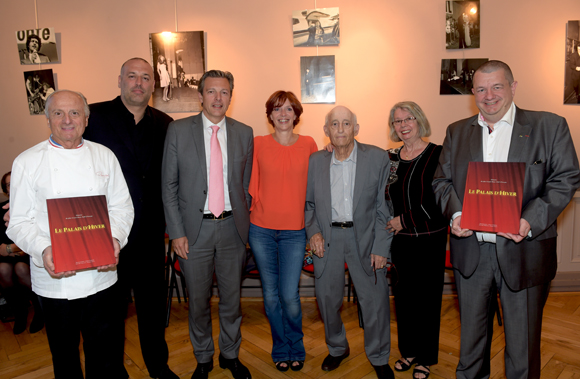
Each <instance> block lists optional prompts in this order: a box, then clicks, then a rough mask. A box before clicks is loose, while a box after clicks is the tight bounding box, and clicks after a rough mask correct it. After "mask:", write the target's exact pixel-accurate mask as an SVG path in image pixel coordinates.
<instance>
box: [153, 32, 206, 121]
mask: <svg viewBox="0 0 580 379" xmlns="http://www.w3.org/2000/svg"><path fill="white" fill-rule="evenodd" d="M149 42H150V47H151V62H152V63H153V75H154V76H155V90H154V92H153V96H152V100H153V107H155V108H157V109H159V110H161V111H163V112H165V113H172V112H173V113H174V112H197V111H200V110H201V109H202V108H201V102H200V101H199V96H198V92H197V85H198V84H199V79H201V76H202V75H203V73H204V72H205V36H204V32H203V31H198V32H176V33H171V32H163V33H151V34H149Z"/></svg>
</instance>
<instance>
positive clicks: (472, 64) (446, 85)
mask: <svg viewBox="0 0 580 379" xmlns="http://www.w3.org/2000/svg"><path fill="white" fill-rule="evenodd" d="M488 60H489V59H487V58H483V59H441V85H440V89H439V94H440V95H472V94H473V93H472V92H471V89H472V88H473V75H474V74H475V70H477V69H478V68H479V66H481V65H482V64H484V63H485V62H487V61H488Z"/></svg>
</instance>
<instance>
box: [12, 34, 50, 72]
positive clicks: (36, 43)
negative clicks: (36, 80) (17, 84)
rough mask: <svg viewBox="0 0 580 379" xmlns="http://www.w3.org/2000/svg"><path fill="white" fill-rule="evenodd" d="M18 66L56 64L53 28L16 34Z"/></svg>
mask: <svg viewBox="0 0 580 379" xmlns="http://www.w3.org/2000/svg"><path fill="white" fill-rule="evenodd" d="M16 44H17V46H18V55H19V56H20V64H38V63H55V62H58V51H57V49H56V34H55V33H54V28H42V29H28V30H19V31H17V32H16Z"/></svg>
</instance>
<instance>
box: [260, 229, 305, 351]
mask: <svg viewBox="0 0 580 379" xmlns="http://www.w3.org/2000/svg"><path fill="white" fill-rule="evenodd" d="M249 242H250V247H251V248H252V252H253V253H254V258H255V259H256V264H257V266H258V271H259V272H260V279H261V280H262V292H263V294H264V307H265V308H266V316H268V320H269V321H270V328H271V331H272V344H273V345H272V359H273V360H274V362H280V361H288V360H291V361H303V360H304V359H305V357H306V352H305V350H304V342H303V340H302V338H303V337H304V333H303V332H302V308H301V306H300V294H299V292H298V283H299V281H300V273H301V271H302V262H303V261H304V249H305V247H306V232H305V230H304V229H302V230H273V229H265V228H261V227H259V226H256V225H254V224H250V237H249Z"/></svg>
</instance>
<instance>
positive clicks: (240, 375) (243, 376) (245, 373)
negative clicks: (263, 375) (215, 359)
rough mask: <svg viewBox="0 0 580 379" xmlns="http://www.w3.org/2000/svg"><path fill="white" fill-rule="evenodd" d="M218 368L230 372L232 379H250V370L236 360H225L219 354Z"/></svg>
mask: <svg viewBox="0 0 580 379" xmlns="http://www.w3.org/2000/svg"><path fill="white" fill-rule="evenodd" d="M220 367H221V368H227V369H228V370H230V371H231V372H232V375H233V376H234V379H252V375H250V370H248V368H247V367H246V366H244V365H243V364H242V362H240V360H239V359H238V358H234V359H227V358H225V357H224V356H223V355H221V354H220Z"/></svg>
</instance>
